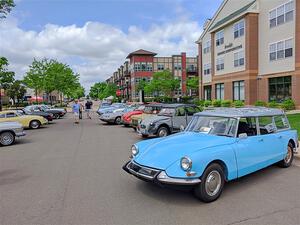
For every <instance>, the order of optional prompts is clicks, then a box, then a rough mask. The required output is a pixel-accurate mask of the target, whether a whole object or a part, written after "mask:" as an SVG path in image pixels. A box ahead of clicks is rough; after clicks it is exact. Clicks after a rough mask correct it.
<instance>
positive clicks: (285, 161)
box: [278, 143, 294, 168]
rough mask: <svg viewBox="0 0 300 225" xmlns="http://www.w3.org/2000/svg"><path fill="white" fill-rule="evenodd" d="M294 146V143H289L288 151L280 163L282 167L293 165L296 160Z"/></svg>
mask: <svg viewBox="0 0 300 225" xmlns="http://www.w3.org/2000/svg"><path fill="white" fill-rule="evenodd" d="M293 148H294V146H293V145H292V143H289V144H288V146H287V153H286V156H285V157H284V159H283V160H281V161H280V162H279V163H278V165H279V166H280V167H282V168H288V167H290V166H291V165H292V163H293V160H294V150H293Z"/></svg>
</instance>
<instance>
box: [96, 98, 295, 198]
mask: <svg viewBox="0 0 300 225" xmlns="http://www.w3.org/2000/svg"><path fill="white" fill-rule="evenodd" d="M117 107H119V109H120V110H121V109H122V107H121V106H120V105H118V106H117ZM128 107H133V108H134V109H132V110H131V112H126V113H123V114H122V116H121V119H120V120H113V119H112V120H107V119H106V116H104V115H105V113H103V112H102V111H101V112H99V114H100V119H101V120H103V121H106V122H112V123H116V122H118V123H120V124H121V123H123V124H124V125H125V126H133V127H134V128H135V129H137V131H138V132H139V133H140V134H141V135H143V136H148V135H150V134H154V135H156V136H159V138H152V139H147V140H142V141H140V142H138V143H136V144H134V145H133V146H132V147H131V155H130V159H129V161H128V162H126V163H125V165H124V166H123V169H124V170H125V171H126V172H127V173H129V174H131V175H133V176H135V177H137V178H138V179H141V180H144V181H147V182H149V181H150V182H153V183H155V184H159V185H160V186H172V187H174V186H175V187H180V188H187V189H189V190H192V191H193V193H194V194H195V196H196V197H197V198H199V199H200V200H202V201H203V202H212V201H215V200H216V199H218V198H219V197H220V195H221V193H222V191H223V188H224V185H225V183H226V182H230V181H232V180H235V179H238V178H241V177H243V176H246V175H248V174H251V173H253V172H255V171H258V170H261V169H263V168H265V167H268V166H270V165H272V164H277V165H279V166H280V167H283V168H287V167H290V166H291V164H292V162H293V159H294V154H296V153H297V148H298V147H299V142H298V134H297V131H296V130H293V129H292V128H291V126H290V124H289V121H288V119H287V117H286V115H285V113H284V111H282V110H280V109H270V108H265V107H244V108H210V109H207V110H204V111H202V112H199V109H197V107H195V106H193V105H185V104H171V105H164V104H149V105H141V106H128ZM107 108H109V107H107ZM116 110H117V109H113V108H110V109H107V111H106V112H107V113H109V114H110V116H108V117H112V116H113V115H114V112H115V111H116ZM121 111H122V110H121ZM154 111H156V112H155V113H154ZM157 111H159V112H157ZM127 117H128V118H127ZM135 117H136V118H135ZM186 124H187V126H185V125H186ZM162 127H163V128H164V129H165V130H164V129H160V128H162ZM184 127H185V129H183V128H184ZM162 131H163V132H162ZM178 131H181V132H179V133H177V134H174V135H170V136H168V137H166V136H167V135H169V134H171V133H175V132H178ZM287 183H288V181H287Z"/></svg>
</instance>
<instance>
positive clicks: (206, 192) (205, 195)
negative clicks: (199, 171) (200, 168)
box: [194, 163, 225, 202]
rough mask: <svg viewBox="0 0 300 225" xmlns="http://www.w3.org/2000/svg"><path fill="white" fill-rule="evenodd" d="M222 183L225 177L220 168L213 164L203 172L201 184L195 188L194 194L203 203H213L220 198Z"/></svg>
mask: <svg viewBox="0 0 300 225" xmlns="http://www.w3.org/2000/svg"><path fill="white" fill-rule="evenodd" d="M224 183H225V175H224V170H223V168H222V166H220V165H219V164H217V163H213V164H211V165H209V166H208V167H207V168H206V170H205V171H204V173H203V175H202V177H201V183H200V184H199V185H197V186H196V187H195V189H194V193H195V195H196V197H197V198H199V199H200V200H201V201H203V202H213V201H215V200H217V199H218V198H219V197H220V195H221V193H222V191H223V187H224Z"/></svg>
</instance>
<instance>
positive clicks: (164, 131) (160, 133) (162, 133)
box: [158, 129, 168, 137]
mask: <svg viewBox="0 0 300 225" xmlns="http://www.w3.org/2000/svg"><path fill="white" fill-rule="evenodd" d="M158 135H159V136H160V137H165V136H167V135H168V132H167V131H166V130H165V129H162V130H160V131H159V134H158Z"/></svg>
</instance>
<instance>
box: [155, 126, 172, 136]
mask: <svg viewBox="0 0 300 225" xmlns="http://www.w3.org/2000/svg"><path fill="white" fill-rule="evenodd" d="M169 134H170V131H169V129H168V128H167V127H165V126H161V127H160V128H158V130H157V133H156V136H157V137H166V136H168V135H169Z"/></svg>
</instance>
